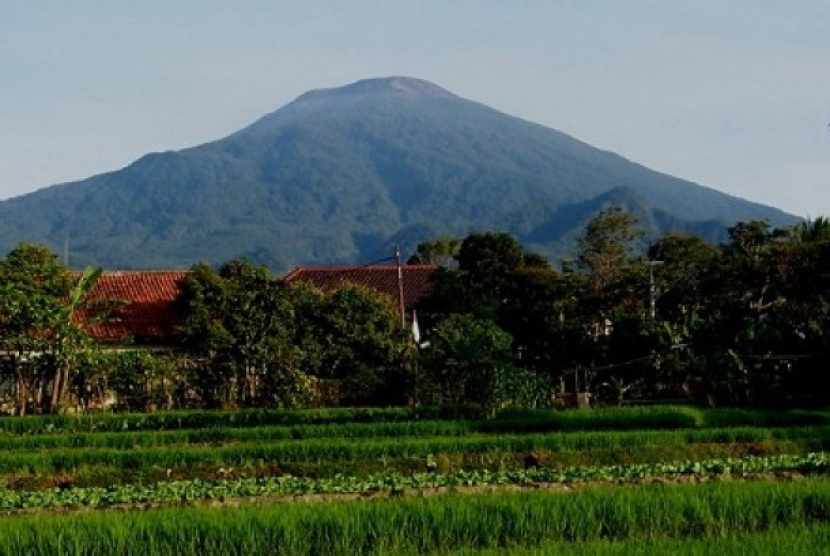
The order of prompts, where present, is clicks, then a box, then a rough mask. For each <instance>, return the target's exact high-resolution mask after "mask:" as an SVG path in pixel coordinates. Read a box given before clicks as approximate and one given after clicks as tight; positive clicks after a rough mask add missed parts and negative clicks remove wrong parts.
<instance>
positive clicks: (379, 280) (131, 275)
mask: <svg viewBox="0 0 830 556" xmlns="http://www.w3.org/2000/svg"><path fill="white" fill-rule="evenodd" d="M400 269H401V281H400V282H399V281H398V267H397V266H395V265H388V266H362V267H361V266H329V267H326V266H320V267H297V268H295V269H294V270H292V271H291V272H289V273H288V274H287V275H286V276H285V281H286V282H288V283H291V282H298V281H302V282H306V283H308V284H310V285H312V286H315V287H317V288H319V289H321V290H323V291H324V292H331V291H334V290H336V289H337V288H338V287H339V286H341V285H343V284H345V283H350V284H357V285H361V286H364V287H366V288H369V289H372V290H375V291H377V292H380V293H382V294H385V295H388V296H389V297H390V298H391V299H393V300H394V301H395V303H396V304H397V303H399V284H400V285H401V286H403V302H404V308H405V309H406V310H407V311H411V310H413V309H417V308H418V307H419V305H420V304H421V303H422V302H423V301H424V300H425V299H426V297H427V296H428V295H429V292H430V287H431V279H432V277H433V274H434V273H435V271H436V267H435V266H433V265H403V266H401V267H400ZM187 274H188V271H187V270H136V271H107V272H104V273H102V274H101V277H100V278H99V279H98V282H97V283H96V284H95V286H93V288H92V290H91V291H90V293H89V296H88V301H89V303H88V305H94V304H95V303H96V302H103V303H111V304H112V305H113V307H112V309H111V310H110V311H109V317H108V318H106V319H103V320H101V321H100V322H96V321H95V319H91V318H90V316H91V315H90V311H89V310H82V311H79V313H78V315H77V318H78V320H79V321H80V322H88V324H87V327H86V328H87V331H88V332H89V333H90V335H91V336H92V338H93V339H94V340H95V341H97V342H99V343H101V344H104V345H116V346H117V345H128V344H131V345H141V346H148V347H170V346H174V345H175V344H176V343H177V342H176V336H177V329H178V327H179V326H180V325H181V322H182V315H181V313H180V311H179V309H178V307H177V306H176V303H175V302H176V298H177V297H178V295H179V281H181V280H182V279H183V278H185V277H186V276H187ZM90 321H91V322H90Z"/></svg>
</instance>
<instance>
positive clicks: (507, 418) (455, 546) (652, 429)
mask: <svg viewBox="0 0 830 556" xmlns="http://www.w3.org/2000/svg"><path fill="white" fill-rule="evenodd" d="M828 449H830V413H828V412H817V411H815V412H807V411H801V412H774V413H773V412H770V413H764V412H758V411H738V410H706V411H704V410H696V409H690V408H673V407H656V408H647V409H619V410H597V411H589V412H579V411H565V412H554V411H532V412H521V413H509V414H504V415H501V416H499V417H497V418H495V419H483V418H480V416H478V415H477V414H476V411H475V410H471V409H457V408H406V409H401V408H397V409H389V410H384V409H376V410H318V411H303V412H287V411H261V412H253V411H247V412H237V413H197V412H191V413H161V414H152V415H137V414H136V415H129V414H126V415H97V416H84V417H68V416H63V417H55V416H50V417H31V418H17V419H5V420H0V481H2V485H3V487H4V488H2V489H0V510H2V511H3V512H4V513H5V514H7V515H6V516H5V517H3V518H2V520H0V553H4V554H6V553H8V554H12V553H15V554H18V553H53V552H54V553H67V554H73V553H77V554H95V553H100V554H107V553H120V554H172V553H176V554H256V553H280V554H305V553H315V554H357V553H379V554H380V553H389V554H400V553H429V552H435V553H442V552H452V551H457V550H474V551H478V550H485V551H486V550H495V549H498V550H507V549H509V550H512V551H515V552H516V553H517V554H521V553H522V551H523V550H531V549H533V548H534V547H535V548H536V549H538V550H542V551H544V552H550V553H554V552H555V553H560V552H561V553H580V552H578V550H577V549H578V548H579V546H578V544H579V543H594V544H592V545H591V548H590V550H588V548H587V547H588V545H585V546H583V552H581V553H597V554H605V553H607V554H629V553H631V554H636V553H644V552H636V550H639V549H638V548H636V546H639V545H637V543H635V542H634V541H633V540H632V541H631V543H633V544H630V545H629V544H627V543H628V542H629V540H630V539H635V540H636V539H640V540H642V539H646V540H647V541H648V542H649V543H652V545H653V546H654V551H652V552H650V553H661V552H660V551H662V553H678V552H676V551H673V550H672V548H671V547H672V546H677V545H673V543H677V542H679V541H677V539H684V538H687V537H700V538H701V540H700V541H697V542H700V543H702V544H701V545H700V548H699V550H698V551H697V552H683V553H688V554H692V553H694V554H710V553H711V554H715V553H729V550H728V548H727V547H728V546H729V544H728V543H729V542H731V540H732V539H736V538H738V537H736V535H749V537H747V539H746V543H749V544H751V543H752V542H758V543H760V544H765V546H770V547H772V546H775V545H776V543H777V544H778V545H780V546H784V545H787V544H788V542H789V541H787V540H786V539H788V538H790V537H792V538H798V539H799V542H800V544H801V545H804V546H806V545H805V543H807V544H809V543H811V542H812V541H810V539H814V540H815V542H820V541H821V539H826V538H827V527H830V482H828V480H827V479H826V476H827V472H828V470H830V454H828V452H827V450H828ZM82 508H87V509H92V508H95V509H107V508H108V509H109V511H96V512H92V513H89V512H82V513H77V512H75V511H69V512H68V515H67V510H73V509H82ZM139 509H141V510H142V511H139ZM788 535H789V536H788ZM707 539H709V540H707ZM763 539H766V540H763ZM776 539H777V540H776ZM563 542H564V543H566V544H564V545H563V544H562V543H563ZM735 542H737V541H735ZM574 543H577V544H574ZM681 544H682V543H681ZM749 544H746V545H744V546H749ZM760 544H759V546H760ZM789 544H790V545H792V546H797V544H798V543H789ZM692 546H693V545H689V544H683V549H684V550H691V548H690V547H692ZM275 547H279V548H278V549H277V548H275ZM594 547H595V548H594ZM569 550H573V551H574V552H568V551H569ZM586 550H587V552H586ZM718 550H720V551H721V552H718ZM655 551H656V552H655ZM472 553H475V552H472ZM768 553H770V554H772V553H775V552H768ZM804 553H809V552H804Z"/></svg>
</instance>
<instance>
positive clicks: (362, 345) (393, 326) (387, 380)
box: [295, 284, 413, 404]
mask: <svg viewBox="0 0 830 556" xmlns="http://www.w3.org/2000/svg"><path fill="white" fill-rule="evenodd" d="M296 314H297V325H296V326H297V330H296V332H295V333H296V334H297V340H296V345H298V346H299V347H300V348H301V349H302V351H303V353H304V358H305V364H306V368H307V369H308V372H309V373H311V374H313V375H314V376H316V377H319V378H323V379H333V380H335V381H337V382H338V383H339V384H340V385H341V387H342V388H341V396H342V397H343V398H344V400H345V401H347V402H351V403H372V404H375V403H381V404H388V403H396V402H400V401H402V399H403V397H404V394H405V392H404V391H405V389H406V387H407V384H406V375H407V372H408V362H409V359H410V358H411V355H412V350H413V346H412V345H411V336H410V333H409V331H408V330H404V329H402V328H401V326H400V320H399V315H398V309H397V307H396V306H395V304H394V303H393V302H392V300H391V299H389V298H388V297H386V296H384V295H382V294H379V293H377V292H375V291H372V290H369V289H367V288H364V287H361V286H357V285H354V284H344V285H343V286H341V287H340V288H338V289H337V290H336V291H334V292H333V293H331V294H329V295H327V296H311V295H309V294H308V293H305V294H304V302H303V303H302V305H301V306H298V307H297V312H296Z"/></svg>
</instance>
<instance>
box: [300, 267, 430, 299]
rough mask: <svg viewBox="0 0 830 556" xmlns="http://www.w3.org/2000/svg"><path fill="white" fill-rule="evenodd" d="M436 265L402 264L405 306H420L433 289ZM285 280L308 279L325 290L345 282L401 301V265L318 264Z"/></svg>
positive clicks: (327, 290)
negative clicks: (399, 286)
mask: <svg viewBox="0 0 830 556" xmlns="http://www.w3.org/2000/svg"><path fill="white" fill-rule="evenodd" d="M436 269H437V267H436V266H434V265H403V266H401V271H402V274H403V292H404V306H405V307H406V308H407V309H413V308H414V309H417V308H418V305H419V304H420V303H421V302H422V301H424V299H426V297H427V295H429V292H430V289H431V287H432V286H431V280H432V276H433V274H434V273H435V271H436ZM285 281H286V282H289V283H290V282H296V281H302V282H307V283H309V284H311V285H313V286H315V287H317V288H319V289H321V290H323V291H325V292H330V291H333V290H336V289H337V288H338V287H340V286H341V285H343V284H345V283H350V284H358V285H361V286H365V287H367V288H370V289H373V290H375V291H378V292H380V293H383V294H386V295H388V296H390V297H391V298H392V299H393V300H395V303H397V302H398V267H397V266H395V265H385V266H317V267H313V266H312V267H308V266H306V267H297V268H295V269H294V270H292V271H291V272H289V273H288V274H287V275H286V277H285Z"/></svg>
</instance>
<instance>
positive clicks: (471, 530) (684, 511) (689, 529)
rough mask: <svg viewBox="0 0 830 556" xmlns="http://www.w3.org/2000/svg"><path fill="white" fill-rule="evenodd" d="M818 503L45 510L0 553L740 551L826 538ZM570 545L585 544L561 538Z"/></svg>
mask: <svg viewBox="0 0 830 556" xmlns="http://www.w3.org/2000/svg"><path fill="white" fill-rule="evenodd" d="M816 498H821V499H822V500H825V501H830V484H828V482H827V481H824V480H807V481H803V482H798V483H746V484H727V483H718V484H704V485H682V486H676V487H671V488H667V487H665V486H656V485H651V486H642V487H632V488H617V489H607V488H606V489H589V490H583V491H579V492H574V493H550V492H521V493H498V494H486V495H446V496H440V497H431V498H399V499H389V500H380V501H374V502H354V501H352V502H326V503H319V504H276V505H260V506H243V507H225V508H209V507H179V508H171V509H163V510H147V511H141V512H100V513H84V514H75V515H33V516H20V517H12V518H5V519H3V520H0V554H58V553H60V554H113V553H115V554H127V555H148V554H174V553H175V554H177V555H179V556H189V555H195V554H218V555H222V554H242V553H244V554H275V553H276V554H285V555H289V556H290V555H294V554H325V555H340V554H349V555H351V554H407V553H408V554H413V553H418V554H426V553H441V552H447V551H453V550H455V551H458V550H459V549H462V548H464V549H467V550H473V549H475V550H481V549H491V550H503V549H505V548H508V549H509V548H512V547H517V546H528V545H529V544H532V545H536V546H556V547H559V546H572V547H573V548H574V549H578V548H582V549H584V548H585V547H589V548H590V547H593V546H599V547H609V548H608V550H615V549H617V548H616V547H625V546H626V543H629V544H628V546H631V544H630V543H633V542H634V541H637V542H653V543H657V544H656V545H655V546H656V547H657V548H661V547H665V546H671V544H670V543H671V542H672V541H674V542H677V541H678V540H682V541H683V542H686V543H688V542H692V541H694V542H702V543H710V544H709V546H715V547H718V546H720V547H730V546H731V547H735V546H736V545H735V544H731V545H730V544H729V543H728V542H726V541H728V539H730V538H732V537H734V536H737V535H744V536H746V538H749V536H752V535H756V534H757V533H762V532H765V531H769V532H771V533H774V532H776V531H781V533H780V534H781V535H782V537H781V538H783V539H784V540H790V539H792V538H793V537H792V535H789V536H788V533H787V532H786V531H787V529H788V528H790V529H791V530H799V528H800V529H801V530H807V531H810V534H815V535H816V536H815V537H814V538H817V539H821V538H826V537H822V536H821V534H820V533H819V531H820V530H821V529H819V527H823V528H825V529H826V528H827V527H828V524H827V522H826V521H825V520H821V519H819V518H817V517H816V516H814V515H812V514H811V513H810V512H809V511H808V507H809V503H808V500H814V499H816ZM783 507H786V509H785V510H784V511H783V513H782V512H781V511H779V510H781V508H783ZM748 508H768V509H766V510H763V511H766V512H769V513H774V514H776V515H780V516H781V518H782V519H781V520H780V521H778V522H777V524H775V525H770V524H769V523H768V522H763V523H762V522H759V521H757V520H755V519H752V518H747V517H746V515H747V512H746V510H747V509H748ZM759 513H760V512H758V511H756V512H754V514H755V515H758V514H759ZM655 515H660V516H661V517H660V519H658V520H653V519H651V518H653V517H654V516H655ZM565 541H567V542H569V543H576V544H572V545H562V544H550V543H562V542H565ZM721 541H724V542H723V544H720V545H718V543H720V542H721ZM777 542H779V543H780V542H782V541H777ZM582 543H589V544H582ZM598 543H599V544H598ZM661 543H669V544H661ZM702 546H704V547H706V546H707V544H704V545H702ZM603 549H604V548H603ZM587 553H591V552H587ZM600 553H602V552H600ZM606 553H613V552H606ZM620 553H626V552H620ZM635 553H636V552H635ZM761 553H762V554H763V552H761Z"/></svg>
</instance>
